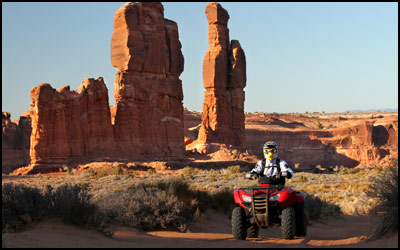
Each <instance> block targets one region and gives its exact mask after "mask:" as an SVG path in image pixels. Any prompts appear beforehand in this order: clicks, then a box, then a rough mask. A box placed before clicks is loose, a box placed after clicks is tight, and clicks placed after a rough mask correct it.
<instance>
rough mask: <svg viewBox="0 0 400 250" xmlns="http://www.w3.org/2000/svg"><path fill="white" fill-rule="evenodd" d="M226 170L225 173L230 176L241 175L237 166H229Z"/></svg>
mask: <svg viewBox="0 0 400 250" xmlns="http://www.w3.org/2000/svg"><path fill="white" fill-rule="evenodd" d="M226 170H227V173H230V174H240V173H241V171H240V166H239V165H235V166H229V167H228V168H227V169H226Z"/></svg>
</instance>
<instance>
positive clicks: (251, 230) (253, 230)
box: [247, 222, 260, 238]
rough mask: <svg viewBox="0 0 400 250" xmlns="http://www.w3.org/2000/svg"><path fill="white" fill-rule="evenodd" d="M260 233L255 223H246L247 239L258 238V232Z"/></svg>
mask: <svg viewBox="0 0 400 250" xmlns="http://www.w3.org/2000/svg"><path fill="white" fill-rule="evenodd" d="M259 231H260V228H259V227H258V225H257V223H252V224H251V223H250V222H249V223H248V227H247V238H257V237H258V232H259Z"/></svg>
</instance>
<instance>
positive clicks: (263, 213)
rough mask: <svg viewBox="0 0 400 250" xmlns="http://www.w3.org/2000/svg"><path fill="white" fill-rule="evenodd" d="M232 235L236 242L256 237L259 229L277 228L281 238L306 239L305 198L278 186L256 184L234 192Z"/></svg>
mask: <svg viewBox="0 0 400 250" xmlns="http://www.w3.org/2000/svg"><path fill="white" fill-rule="evenodd" d="M234 197H235V203H236V204H237V205H238V206H236V207H235V208H234V209H233V211H232V233H233V237H234V238H235V239H237V240H245V239H246V237H248V238H256V237H258V232H259V228H260V227H261V228H267V227H269V226H281V228H282V237H283V238H285V239H293V238H294V237H295V236H306V235H307V221H306V220H307V219H306V215H305V211H304V200H305V198H306V194H304V193H301V192H296V191H295V190H293V189H291V188H283V186H282V185H271V184H259V185H258V186H257V187H248V188H240V189H237V190H235V191H234Z"/></svg>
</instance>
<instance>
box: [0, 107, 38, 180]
mask: <svg viewBox="0 0 400 250" xmlns="http://www.w3.org/2000/svg"><path fill="white" fill-rule="evenodd" d="M30 134H31V120H30V117H29V114H28V113H24V114H22V115H21V116H20V119H19V120H16V121H11V114H10V113H8V112H3V113H2V134H1V141H2V147H1V151H2V157H1V160H2V161H1V165H2V172H3V173H8V172H11V171H12V170H14V169H15V168H18V167H20V166H22V165H26V164H28V163H29V162H30V158H29V145H30V144H29V136H30Z"/></svg>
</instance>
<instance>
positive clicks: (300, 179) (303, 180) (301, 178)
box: [297, 175, 308, 182]
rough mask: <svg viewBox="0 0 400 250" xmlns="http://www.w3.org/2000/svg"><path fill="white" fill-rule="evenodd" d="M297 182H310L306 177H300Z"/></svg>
mask: <svg viewBox="0 0 400 250" xmlns="http://www.w3.org/2000/svg"><path fill="white" fill-rule="evenodd" d="M297 181H298V182H308V178H307V177H306V176H304V175H300V177H299V179H298V180H297Z"/></svg>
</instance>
